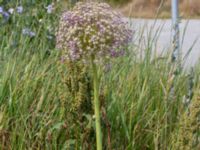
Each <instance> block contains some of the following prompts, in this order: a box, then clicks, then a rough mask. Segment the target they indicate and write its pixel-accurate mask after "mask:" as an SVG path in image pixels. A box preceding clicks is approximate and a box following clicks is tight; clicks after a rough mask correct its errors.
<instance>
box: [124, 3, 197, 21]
mask: <svg viewBox="0 0 200 150" xmlns="http://www.w3.org/2000/svg"><path fill="white" fill-rule="evenodd" d="M120 10H121V11H122V13H124V14H125V15H127V16H131V17H145V18H152V17H155V16H157V15H158V16H159V17H161V18H167V17H170V10H171V0H132V1H131V2H130V3H128V4H126V5H125V6H123V7H121V8H120ZM180 15H181V16H183V17H187V18H194V17H195V18H196V17H199V16H200V0H180Z"/></svg>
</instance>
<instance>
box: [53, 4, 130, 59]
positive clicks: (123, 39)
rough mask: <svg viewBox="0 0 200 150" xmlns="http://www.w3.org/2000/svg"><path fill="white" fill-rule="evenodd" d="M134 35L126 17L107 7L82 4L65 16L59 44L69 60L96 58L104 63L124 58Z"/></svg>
mask: <svg viewBox="0 0 200 150" xmlns="http://www.w3.org/2000/svg"><path fill="white" fill-rule="evenodd" d="M132 33H133V32H132V30H130V29H129V27H128V25H127V23H126V22H125V21H123V16H122V15H121V14H120V13H118V12H115V11H114V10H113V9H112V8H111V7H110V6H109V5H108V4H106V3H97V2H89V3H82V2H79V3H77V4H76V6H75V7H74V8H73V10H72V11H67V12H64V13H63V14H62V16H61V19H60V23H59V28H58V31H57V33H56V38H57V43H56V45H57V48H58V49H61V50H63V51H64V52H65V54H66V58H67V59H70V60H79V59H81V58H83V59H84V60H88V59H90V58H91V57H93V58H95V60H98V61H101V60H102V59H105V58H107V59H109V58H111V57H119V56H122V55H124V54H125V49H126V48H125V47H126V46H127V44H128V43H129V42H130V41H131V40H132V36H133V35H132Z"/></svg>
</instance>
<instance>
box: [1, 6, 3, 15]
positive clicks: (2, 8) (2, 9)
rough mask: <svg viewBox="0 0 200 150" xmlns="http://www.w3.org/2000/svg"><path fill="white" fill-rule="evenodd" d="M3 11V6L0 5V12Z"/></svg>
mask: <svg viewBox="0 0 200 150" xmlns="http://www.w3.org/2000/svg"><path fill="white" fill-rule="evenodd" d="M2 13H3V7H1V6H0V14H2Z"/></svg>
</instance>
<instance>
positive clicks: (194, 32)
mask: <svg viewBox="0 0 200 150" xmlns="http://www.w3.org/2000/svg"><path fill="white" fill-rule="evenodd" d="M131 23H132V26H133V28H134V29H135V30H136V32H137V33H136V34H135V35H136V36H138V35H139V34H140V33H141V31H142V29H144V33H143V40H145V39H147V37H148V34H149V33H150V32H151V33H152V35H151V36H150V37H151V38H153V37H154V35H155V34H158V35H159V36H158V35H157V36H156V37H158V39H157V42H154V44H156V46H155V47H156V48H155V50H156V53H157V54H158V55H159V54H161V52H167V51H168V52H169V51H170V50H172V48H171V44H170V43H171V37H172V36H171V31H172V30H171V29H172V26H171V20H156V21H155V20H152V19H131ZM159 29H160V30H159ZM185 29H186V32H185V35H184V30H185ZM159 31H160V32H159ZM159 33H160V34H159ZM183 35H184V36H183ZM140 37H141V36H140ZM180 37H181V40H182V39H183V37H184V41H183V44H182V49H181V50H182V56H185V55H186V54H187V52H188V51H189V49H190V47H191V46H192V45H193V43H194V42H195V40H197V39H198V38H200V20H189V21H187V20H182V21H181V23H180ZM136 38H137V37H136ZM136 41H137V42H138V41H139V39H138V38H137V39H136ZM145 41H147V40H145ZM199 59H200V40H197V41H196V43H195V45H194V47H193V49H192V51H191V53H190V55H188V59H187V60H186V66H194V65H195V64H196V63H197V62H198V60H199Z"/></svg>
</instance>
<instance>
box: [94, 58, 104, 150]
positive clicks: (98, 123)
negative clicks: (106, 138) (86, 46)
mask: <svg viewBox="0 0 200 150" xmlns="http://www.w3.org/2000/svg"><path fill="white" fill-rule="evenodd" d="M91 63H92V70H93V86H94V111H95V119H96V120H95V124H96V143H97V150H102V135H101V120H100V119H101V118H100V105H99V80H98V73H97V66H96V64H95V63H94V61H93V59H92V62H91Z"/></svg>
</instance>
